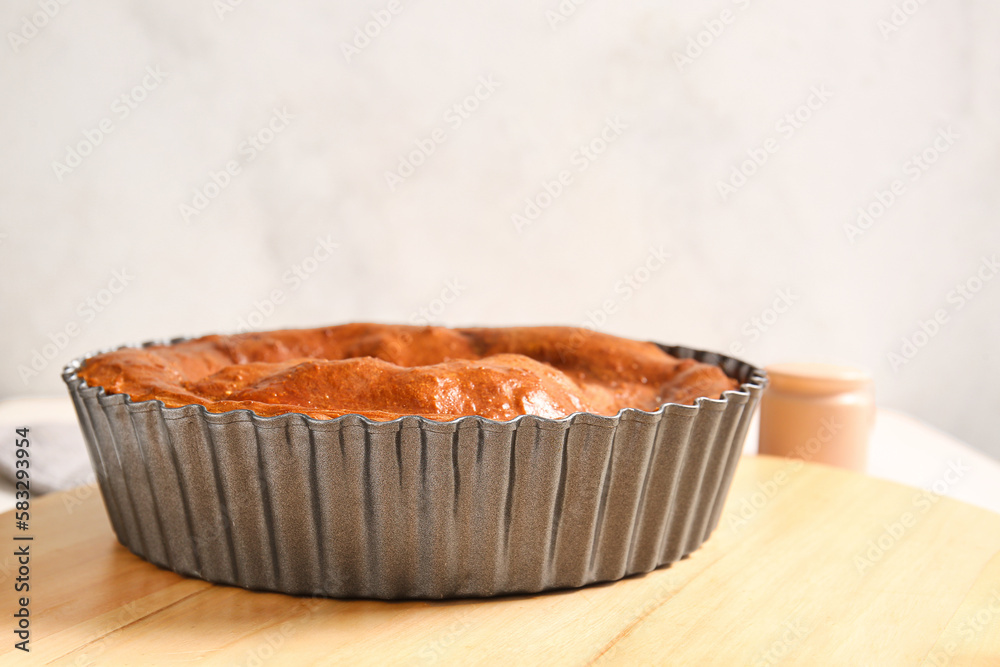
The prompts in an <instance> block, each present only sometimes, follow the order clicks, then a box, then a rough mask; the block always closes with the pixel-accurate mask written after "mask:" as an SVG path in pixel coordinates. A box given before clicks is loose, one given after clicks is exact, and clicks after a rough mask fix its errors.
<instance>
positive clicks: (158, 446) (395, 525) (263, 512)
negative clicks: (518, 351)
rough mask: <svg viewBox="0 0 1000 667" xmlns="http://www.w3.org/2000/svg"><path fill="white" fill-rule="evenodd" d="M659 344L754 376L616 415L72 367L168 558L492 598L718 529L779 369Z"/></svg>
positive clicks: (103, 442)
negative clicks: (364, 405)
mask: <svg viewBox="0 0 1000 667" xmlns="http://www.w3.org/2000/svg"><path fill="white" fill-rule="evenodd" d="M180 340H182V339H176V340H171V341H166V343H175V342H180ZM164 343H165V342H164V341H159V342H149V343H144V344H143V345H162V344H164ZM660 347H661V348H662V349H663V350H664V351H666V352H667V353H669V354H672V355H674V356H676V357H680V358H689V357H693V358H694V359H697V360H699V361H702V362H705V363H708V364H713V365H716V366H719V367H720V368H722V370H723V371H724V372H725V373H726V374H727V375H729V376H730V377H732V378H735V379H736V380H737V381H738V382H739V383H740V387H739V389H738V390H734V391H727V392H725V393H724V394H723V395H722V397H721V398H719V399H710V398H700V399H698V400H697V402H696V404H695V405H693V406H688V405H679V404H666V405H663V406H662V407H661V408H660V409H659V410H656V411H655V412H645V411H642V410H637V409H624V410H621V411H620V412H619V413H618V414H617V415H615V416H613V417H607V416H600V415H595V414H589V413H577V414H574V415H571V416H569V417H565V418H563V419H547V418H541V417H535V416H530V415H526V416H521V417H518V418H516V419H513V420H511V421H506V422H498V421H492V420H489V419H484V418H481V417H462V418H459V419H456V420H454V421H449V422H438V421H433V420H430V419H426V418H423V417H401V418H399V419H395V420H393V421H388V422H376V421H371V420H369V419H366V418H365V417H362V416H359V415H345V416H343V417H339V418H337V419H331V420H320V419H313V418H311V417H308V416H305V415H301V414H285V415H279V416H274V417H261V416H258V415H256V414H254V413H252V412H250V411H248V410H234V411H231V412H225V413H211V412H208V411H207V410H206V409H205V408H204V407H203V406H200V405H190V406H184V407H179V408H168V407H165V406H164V405H163V403H161V402H160V401H156V400H151V401H142V402H134V401H132V400H131V399H130V398H129V397H128V396H127V395H125V394H108V393H106V392H105V391H104V390H103V389H102V388H100V387H89V386H87V384H86V383H85V382H84V381H83V380H82V379H81V378H80V377H79V376H78V375H77V370H78V369H79V368H80V367H81V365H82V364H83V362H84V361H85V360H86V358H87V357H81V358H79V359H77V360H75V361H73V362H72V363H70V364H69V365H68V366H66V368H65V369H64V371H63V379H64V380H65V382H66V384H67V386H68V388H69V392H70V395H71V396H72V398H73V402H74V404H75V406H76V411H77V414H78V416H79V420H80V425H81V428H82V430H83V434H84V436H85V439H86V442H87V448H88V450H89V453H90V457H91V461H92V463H93V465H94V469H95V471H96V476H97V480H98V484H99V486H100V490H101V494H102V496H103V498H104V503H105V506H106V507H107V511H108V516H109V518H110V520H111V525H112V526H113V528H114V531H115V534H116V535H117V537H118V540H119V541H120V542H121V543H122V544H123V545H125V546H126V547H127V548H128V549H130V550H131V551H132V552H133V553H135V554H136V555H138V556H141V557H142V558H145V559H146V560H148V561H150V562H151V563H154V564H156V565H158V566H160V567H163V568H166V569H169V570H173V571H175V572H178V573H181V574H184V575H188V576H192V577H198V578H201V579H205V580H208V581H212V582H216V583H220V584H230V585H234V586H242V587H245V588H249V589H255V590H268V591H280V592H284V593H292V594H299V595H320V596H331V597H346V598H381V599H402V598H453V597H482V596H493V595H501V594H508V593H530V592H537V591H542V590H546V589H554V588H569V587H577V586H583V585H585V584H589V583H593V582H599V581H611V580H615V579H620V578H622V577H624V576H627V575H630V574H635V573H640V572H647V571H649V570H652V569H654V568H657V567H661V566H664V565H667V564H669V563H672V562H674V561H676V560H678V559H680V558H683V557H685V556H687V555H688V554H690V553H692V552H693V551H695V550H696V549H697V548H698V547H699V546H700V545H701V544H702V542H704V540H705V539H707V538H708V536H709V535H710V534H711V532H712V531H713V530H714V529H715V527H716V525H717V523H718V521H719V514H720V511H721V509H722V505H723V502H724V500H725V498H726V494H727V492H728V490H729V485H730V481H731V480H732V476H733V472H734V469H735V467H736V463H737V461H738V459H739V456H740V452H741V449H742V445H743V440H744V436H745V434H746V431H747V426H748V425H749V423H750V418H751V416H752V414H753V411H754V409H755V407H756V405H757V402H758V399H759V397H760V393H761V391H762V389H763V388H764V386H765V385H766V382H767V380H766V376H765V375H764V373H763V372H762V371H760V370H759V369H757V368H754V367H753V366H751V365H749V364H747V363H744V362H742V361H739V360H736V359H733V358H730V357H726V356H722V355H719V354H715V353H712V352H703V351H698V350H693V349H691V348H687V347H678V346H663V345H661V346H660Z"/></svg>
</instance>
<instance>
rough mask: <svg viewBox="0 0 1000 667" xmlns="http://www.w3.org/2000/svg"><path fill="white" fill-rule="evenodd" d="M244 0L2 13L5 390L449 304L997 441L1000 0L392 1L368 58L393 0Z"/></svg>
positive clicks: (469, 315) (34, 3) (443, 314)
mask: <svg viewBox="0 0 1000 667" xmlns="http://www.w3.org/2000/svg"><path fill="white" fill-rule="evenodd" d="M222 1H223V0H219V2H215V4H214V5H213V3H211V2H207V1H202V2H194V1H192V0H189V1H184V2H171V3H158V4H157V6H155V7H153V6H150V5H148V3H137V2H131V3H130V2H125V1H124V0H114V1H105V2H90V3H83V2H71V3H69V4H67V5H59V4H58V3H57V2H52V3H51V7H50V9H49V11H50V12H52V11H53V10H52V7H56V6H58V11H57V12H55V15H54V16H53V17H52V18H50V19H47V21H43V20H42V18H43V17H41V16H39V17H38V18H37V19H36V20H37V22H38V23H45V25H44V26H43V27H42V28H41V29H39V30H37V34H34V33H33V32H32V31H31V30H30V29H25V28H24V27H23V26H24V24H23V19H24V17H29V20H30V17H31V16H32V14H35V13H37V12H40V11H42V10H41V9H39V7H40V6H44V5H45V4H46V3H45V1H44V0H43V1H42V2H39V1H38V0H9V1H8V2H5V3H4V5H3V8H2V9H0V27H2V28H3V31H4V32H5V33H6V38H5V40H4V43H3V44H0V95H2V103H0V129H2V142H3V144H2V147H3V149H2V153H0V233H2V235H3V236H2V237H0V238H2V240H0V266H2V272H3V273H2V282H0V294H2V308H3V312H2V318H3V327H2V332H0V336H2V338H3V339H2V343H3V344H2V345H0V364H2V368H3V373H2V376H0V396H7V397H9V396H16V395H24V394H36V393H37V394H40V393H50V392H59V391H62V389H61V387H60V382H59V380H58V369H59V367H60V366H61V364H62V363H64V362H65V361H66V360H68V359H69V358H71V357H73V356H75V355H77V354H81V353H84V352H87V351H90V350H93V349H94V348H98V347H103V346H109V345H112V344H115V343H119V342H123V341H137V340H142V339H147V338H155V337H163V336H170V335H175V334H195V333H206V332H215V331H232V330H235V329H236V328H237V327H239V326H240V322H241V320H246V321H248V323H256V324H261V325H262V326H264V327H265V328H271V327H280V326H300V325H301V326H305V325H316V324H323V323H333V322H343V321H349V320H383V321H411V320H415V319H419V318H421V315H420V309H422V308H423V309H425V310H428V309H430V310H433V311H434V313H433V314H432V316H431V319H433V320H435V321H439V322H442V323H447V324H470V323H476V324H508V323H567V324H582V323H585V322H588V321H592V322H594V323H596V324H598V325H599V326H600V327H601V328H603V329H604V330H607V331H610V332H613V333H620V334H625V335H630V336H635V337H640V338H647V339H656V340H660V341H664V342H682V343H686V344H690V345H694V346H701V347H705V348H712V349H718V350H724V351H725V350H733V349H739V348H738V347H734V344H735V345H737V346H742V349H740V352H739V355H740V356H743V357H745V358H747V359H748V360H751V361H755V362H760V363H768V362H772V361H778V360H800V359H823V360H833V361H838V360H839V361H845V362H851V363H855V364H860V365H864V366H867V367H869V368H871V369H872V370H873V371H874V373H875V374H876V377H877V384H878V391H879V398H880V401H881V402H882V403H883V404H885V405H890V406H895V407H899V408H903V409H905V410H907V411H909V412H911V413H913V414H915V415H917V416H919V417H921V418H923V419H925V420H927V421H929V422H931V423H933V424H936V425H938V426H940V427H942V428H944V429H946V430H948V431H951V432H953V433H955V434H956V435H958V436H960V437H962V438H964V439H966V440H968V441H969V442H971V443H972V444H974V445H976V446H978V447H980V448H982V449H984V450H986V451H989V452H991V453H992V454H993V455H994V456H1000V438H998V437H997V431H998V429H1000V389H998V387H1000V383H998V382H997V378H998V376H1000V350H998V342H997V341H998V340H1000V279H996V278H994V279H993V280H986V281H985V282H983V283H982V285H977V284H976V274H977V272H979V271H982V273H983V275H984V276H987V275H989V276H991V277H992V276H993V273H994V272H995V269H990V268H988V265H984V264H983V261H984V260H983V258H984V257H985V258H987V260H989V258H994V261H995V258H997V256H998V253H1000V224H998V210H1000V206H998V198H1000V188H998V187H997V183H998V179H1000V141H998V139H1000V131H998V129H1000V126H998V118H1000V42H998V41H997V39H996V36H997V31H998V29H1000V7H998V5H997V4H996V3H995V2H991V0H967V1H966V2H962V3H946V2H926V3H924V4H917V3H916V2H915V0H910V1H909V2H908V3H901V4H898V5H897V7H898V8H897V9H896V10H895V11H896V16H895V18H896V21H897V23H899V24H900V25H899V26H898V30H892V31H891V32H889V31H887V29H886V28H885V26H886V25H891V24H883V26H882V29H881V30H880V26H879V22H880V21H889V20H891V18H892V17H893V12H894V4H893V2H892V1H891V0H878V1H877V2H867V1H862V0H848V1H847V2H841V3H827V4H818V3H802V2H794V1H793V0H752V1H750V2H744V1H743V0H740V1H739V2H715V3H700V2H685V3H660V2H651V1H650V2H628V3H612V2H608V1H606V0H603V1H601V0H590V1H588V2H586V3H583V4H582V5H580V6H579V7H577V8H576V9H575V11H574V12H573V13H572V15H570V16H569V17H568V18H567V19H566V20H565V21H560V22H558V23H556V24H555V26H554V27H552V26H550V18H551V17H549V18H547V16H546V12H548V11H553V10H555V9H556V8H557V7H558V4H557V2H556V0H551V1H549V2H542V3H533V2H521V1H517V0H515V1H512V2H504V3H493V4H492V5H488V6H483V5H481V4H479V5H476V4H472V3H465V2H435V1H434V0H414V1H413V2H405V1H403V0H399V2H398V4H396V3H393V4H392V5H391V7H392V8H393V9H396V10H398V11H396V13H395V14H391V13H390V14H389V15H390V16H391V21H389V22H388V23H387V25H386V26H385V27H384V28H382V29H381V30H380V34H379V35H378V36H377V37H375V38H374V39H372V40H371V41H370V43H369V44H367V45H364V48H362V49H358V51H357V52H354V53H351V54H350V55H351V57H350V62H348V58H347V57H345V50H344V47H343V44H344V43H346V42H350V40H351V39H352V38H353V36H354V34H355V28H357V27H361V28H362V29H363V27H364V24H365V23H366V21H369V20H371V14H370V12H372V11H378V10H381V9H384V8H387V7H390V5H389V3H388V2H387V1H385V2H383V1H376V2H363V3H339V4H337V5H336V6H334V4H333V3H326V2H319V1H317V0H313V1H300V2H297V3H263V2H254V1H252V0H244V1H243V2H242V3H240V4H238V5H235V6H234V8H233V10H232V11H230V12H225V13H223V14H222V18H220V15H219V11H220V10H219V8H220V7H222V4H221V3H222ZM564 4H565V3H564ZM565 6H567V7H572V5H568V4H567V5H565ZM904 9H909V10H911V11H913V10H914V9H916V11H915V13H913V14H912V16H907V15H906V14H904V13H901V12H903V10H904ZM724 11H725V12H728V13H725V14H723V12H724ZM382 16H383V21H385V17H386V14H383V15H382ZM902 18H906V20H905V21H903V20H902ZM715 19H720V21H719V22H714V20H715ZM722 19H725V21H727V22H725V23H723V22H721V21H722ZM706 21H708V22H709V23H708V25H709V27H711V28H714V30H715V32H717V33H718V35H717V36H712V35H710V33H708V32H706V33H704V34H702V35H701V40H702V42H703V43H706V44H708V46H706V47H704V48H703V49H702V50H701V52H700V53H699V52H698V51H697V50H696V49H691V50H690V54H692V55H693V56H695V57H693V58H691V60H690V61H686V60H684V59H683V58H682V57H680V54H683V52H684V50H685V48H686V47H687V46H688V44H689V40H697V39H698V34H699V32H700V31H703V30H707V29H708V28H705V25H706V24H705V22H706ZM22 30H23V33H22V34H23V35H30V38H24V39H19V38H12V37H11V33H14V34H17V33H18V32H19V31H22ZM883 33H885V34H883ZM359 43H361V44H362V45H363V44H364V43H363V42H359ZM147 68H149V69H147ZM136 86H139V87H140V89H138V90H135V92H134V93H133V92H132V91H133V89H135V87H136ZM142 87H144V89H143V88H142ZM122 95H126V96H127V97H126V99H124V100H122V99H121V96H122ZM477 95H478V98H476V96H477ZM469 96H473V98H472V99H468V100H466V98H468V97H469ZM130 97H131V99H130ZM138 98H142V99H141V101H140V100H139V99H138ZM463 100H465V102H464V104H466V105H467V107H468V108H469V109H473V110H471V111H468V112H463V113H460V112H459V111H458V110H455V109H454V105H455V104H462V103H463ZM803 105H804V106H803ZM810 105H811V107H812V108H810ZM133 107H134V108H133ZM789 114H791V115H792V118H788V115H789ZM796 114H798V118H799V120H794V116H795V115H796ZM102 128H103V129H102ZM265 129H266V131H264V130H265ZM108 130H110V131H108ZM85 132H88V133H89V134H90V136H91V137H93V138H95V141H96V138H97V137H98V136H99V137H100V143H99V144H98V145H97V146H96V147H94V148H93V149H92V150H91V151H89V155H86V156H85V157H83V158H82V159H81V160H80V162H79V164H76V161H75V159H73V158H69V160H70V162H69V164H67V165H66V166H67V167H69V168H71V170H69V171H67V170H66V169H63V167H60V166H56V165H54V162H59V163H66V160H67V148H68V147H70V146H76V145H77V144H78V143H79V142H81V141H85V134H84V133H85ZM602 134H603V135H604V139H606V140H607V141H606V142H604V139H600V137H601V136H602ZM253 135H259V139H258V140H257V146H254V145H253V143H252V142H250V141H249V140H248V137H250V136H253ZM938 137H940V138H938ZM268 140H269V143H266V144H265V143H264V142H265V141H268ZM415 142H420V143H422V144H423V145H425V146H427V145H428V142H430V143H432V144H433V146H434V151H433V153H432V154H430V155H429V156H427V157H426V158H424V159H422V160H421V159H420V158H421V157H422V156H419V155H418V156H417V161H420V162H422V164H421V165H420V166H418V167H416V168H415V169H414V171H413V173H412V175H408V176H407V177H406V178H403V179H400V180H397V179H387V177H386V172H387V171H388V170H396V169H398V168H399V162H400V158H401V156H406V155H407V154H409V153H410V152H411V151H412V150H415V148H416V145H417V144H416V143H415ZM591 142H593V149H592V150H591V151H590V152H589V154H585V153H584V152H582V151H581V146H584V145H587V144H590V143H591ZM602 142H604V143H602ZM935 142H937V144H936V145H937V148H934V147H935ZM925 150H928V153H927V158H928V159H931V158H933V159H934V162H933V164H925V165H923V166H919V165H917V163H916V162H914V161H913V159H912V158H913V156H914V155H919V154H921V153H922V152H923V151H925ZM82 151H83V152H87V146H83V148H82ZM598 152H599V154H598ZM751 155H755V156H756V158H757V160H758V162H762V163H763V164H762V165H761V166H760V167H756V165H753V164H748V165H747V167H746V171H754V173H753V174H752V175H751V176H750V177H749V178H747V179H746V182H745V183H742V182H741V181H740V180H739V179H735V180H730V179H731V177H732V171H733V169H734V168H739V167H740V166H741V164H742V163H743V161H744V160H746V159H749V158H748V156H751ZM765 157H766V160H765V159H763V158H765ZM74 164H76V166H75V167H74V166H73V165H74ZM924 167H926V168H924ZM227 168H228V170H229V172H230V174H222V175H219V174H217V175H216V179H217V180H218V181H219V182H221V183H224V184H225V185H226V187H224V188H219V189H218V190H216V189H215V188H214V187H213V186H212V185H208V188H207V189H208V191H209V192H208V194H210V195H215V196H214V197H213V198H212V199H211V200H207V199H206V200H205V201H196V199H197V198H196V196H195V191H196V189H198V190H201V191H204V190H205V187H206V185H207V184H210V183H211V182H212V176H211V174H212V173H213V172H225V171H226V170H227ZM57 172H58V173H57ZM407 173H408V172H407V171H406V170H405V169H404V174H407ZM232 174H235V175H232ZM560 179H561V180H562V182H561V183H560V182H559V181H560ZM387 180H392V181H393V184H392V187H390V185H389V183H388V182H387ZM897 180H898V181H899V182H898V183H895V188H896V192H897V194H896V195H894V199H895V200H894V201H893V202H892V203H891V204H890V205H889V206H888V207H887V210H886V211H885V212H884V214H883V215H881V216H880V217H878V219H875V220H873V222H872V223H871V224H870V225H869V226H868V228H867V229H866V230H862V231H861V233H860V234H853V238H852V239H849V234H848V233H847V232H846V231H845V225H847V224H850V223H852V222H855V221H856V219H857V216H858V214H857V210H858V208H859V206H866V207H867V206H872V204H873V202H877V200H876V191H879V190H881V191H887V192H890V193H891V191H892V188H893V183H894V181H897ZM726 181H729V182H730V184H731V185H734V187H733V189H732V191H727V192H726V193H725V196H723V193H721V192H720V187H719V183H720V182H726ZM546 183H548V187H549V189H550V190H551V191H553V192H557V193H558V194H557V195H556V196H555V197H554V198H552V199H551V201H549V200H546V197H545V196H544V195H543V196H542V197H541V201H540V202H539V203H541V204H543V205H544V204H548V206H547V207H546V208H544V210H541V212H540V214H539V215H537V216H536V217H535V218H534V219H533V220H528V219H527V216H526V215H525V214H526V213H531V214H534V213H535V211H532V210H530V207H529V206H528V204H527V203H526V198H533V199H537V198H538V196H539V194H540V193H545V186H546ZM736 186H738V187H736ZM882 198H883V200H885V201H888V195H885V194H883V195H882ZM206 203H207V207H205V208H204V210H203V211H199V212H198V213H197V214H189V215H187V216H185V215H183V214H182V212H181V205H182V204H186V205H190V206H192V208H194V207H195V204H198V205H204V204H206ZM873 210H876V211H877V206H874V207H873ZM515 213H517V214H521V215H525V220H526V221H527V224H522V225H520V230H518V229H517V228H516V227H515V224H514V223H513V222H512V215H513V214H515ZM185 217H187V218H188V220H185ZM859 229H860V228H859ZM856 231H857V230H856ZM317 239H322V240H323V242H322V243H321V242H319V241H318V240H317ZM852 240H853V242H852ZM333 245H335V246H336V247H334V248H332V249H330V247H331V246H333ZM663 253H665V254H667V255H669V257H668V258H667V259H666V260H665V261H664V260H662V259H659V258H658V256H659V255H661V254H663ZM647 263H648V265H647ZM296 271H297V272H298V273H296ZM310 271H311V272H310ZM115 272H119V273H121V272H124V276H121V275H120V276H119V278H118V279H117V280H116V279H115ZM626 277H629V278H628V280H631V281H632V282H633V285H629V284H628V280H627V279H626ZM967 280H972V284H971V285H970V287H972V288H975V287H977V286H978V287H981V289H980V290H979V291H978V292H976V293H975V295H974V298H972V299H971V300H967V299H965V297H961V296H960V295H959V293H958V292H956V291H955V290H956V285H957V284H959V283H964V282H965V281H967ZM122 283H126V284H125V285H124V287H123V288H122V289H120V291H119V292H118V293H116V294H112V293H111V292H110V291H105V292H102V290H105V289H106V288H107V287H108V286H109V285H110V286H111V287H113V288H115V289H119V288H121V287H122ZM782 295H783V296H784V300H780V299H781V297H782ZM442 296H443V297H444V300H447V301H449V302H450V303H447V304H446V303H444V300H442V301H435V299H440V298H441V297H442ZM275 297H280V298H275ZM87 299H95V300H96V301H95V303H96V307H94V306H88V305H86V304H87ZM101 299H103V300H104V301H105V302H106V303H105V304H101V303H100V300H101ZM776 299H779V303H778V306H779V308H780V309H781V310H783V311H785V312H782V313H780V314H777V315H776V316H775V313H773V312H768V309H769V308H770V307H772V304H773V303H774V302H775V300H776ZM274 301H280V303H278V304H277V305H273V302H274ZM81 304H83V305H81ZM255 304H259V306H258V305H255ZM786 304H790V305H787V307H786ZM98 309H99V311H100V312H98ZM260 311H267V312H268V316H267V317H263V316H261V315H252V313H254V312H260ZM935 313H937V315H938V316H939V318H940V319H941V320H943V324H939V325H938V326H937V329H936V331H935V334H934V335H933V336H930V337H928V338H927V339H926V340H924V339H922V338H921V337H920V335H918V336H917V339H918V340H917V342H918V343H926V344H925V345H923V346H922V347H921V348H920V349H919V350H918V351H917V353H916V355H915V356H914V357H913V358H912V360H909V361H908V362H907V363H905V364H903V365H900V366H898V367H897V368H895V369H894V368H893V367H892V366H893V365H892V364H891V363H890V360H889V357H888V354H889V353H890V352H901V348H902V342H901V339H902V338H903V337H904V336H905V337H912V336H913V334H914V332H916V331H919V326H920V325H919V323H920V321H922V320H927V319H932V318H934V316H935ZM772 316H774V317H772ZM752 318H763V321H761V325H760V326H759V327H758V326H757V325H755V324H754V323H753V322H754V321H753V319H752ZM765 322H767V324H765ZM67 328H68V329H69V331H70V334H71V335H69V336H66V337H65V339H64V337H62V336H60V335H59V334H58V332H61V331H66V330H67ZM930 328H931V329H933V327H930ZM764 329H766V331H765V330H764ZM50 334H51V336H50ZM50 339H55V340H56V343H57V344H60V346H59V349H56V344H53V346H52V347H49V348H48V349H47V350H46V349H44V348H45V345H46V344H47V343H48V342H49V340H50ZM34 351H38V352H39V353H40V354H41V353H49V355H50V356H53V357H54V358H53V360H52V361H50V362H47V363H42V360H41V359H39V358H36V363H37V365H38V366H40V367H41V366H44V368H43V369H42V370H41V371H40V372H39V374H38V375H37V376H33V377H28V378H27V379H26V380H24V381H22V378H21V377H20V374H19V371H18V367H19V366H24V367H25V368H30V365H31V360H32V354H33V352H34Z"/></svg>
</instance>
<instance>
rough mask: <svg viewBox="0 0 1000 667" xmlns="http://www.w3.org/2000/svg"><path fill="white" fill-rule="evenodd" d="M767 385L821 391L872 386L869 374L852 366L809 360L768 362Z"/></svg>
mask: <svg viewBox="0 0 1000 667" xmlns="http://www.w3.org/2000/svg"><path fill="white" fill-rule="evenodd" d="M764 370H765V371H767V376H768V379H769V381H770V385H771V386H772V387H773V388H775V389H778V390H782V391H786V390H787V391H800V392H806V393H821V392H828V391H849V390H853V389H862V388H866V387H868V386H870V385H871V383H872V376H871V373H869V372H868V371H866V370H864V369H863V368H857V367H855V366H840V365H836V364H823V363H811V362H789V363H781V364H771V365H769V366H766V367H765V368H764Z"/></svg>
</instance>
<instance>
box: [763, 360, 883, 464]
mask: <svg viewBox="0 0 1000 667" xmlns="http://www.w3.org/2000/svg"><path fill="white" fill-rule="evenodd" d="M766 370H767V375H768V378H769V381H770V382H769V386H768V388H767V390H766V391H765V392H764V397H763V399H762V400H761V412H760V448H759V451H760V453H761V454H770V455H774V456H785V457H789V458H797V459H803V460H805V461H815V462H817V463H826V464H829V465H834V466H839V467H841V468H848V469H851V470H858V471H864V469H865V463H866V460H867V454H868V437H869V434H870V433H871V428H872V425H873V424H874V422H875V387H874V383H873V382H872V378H871V375H869V374H868V373H867V372H866V371H864V370H861V369H858V368H850V367H845V366H833V365H830V364H814V363H787V364H774V365H772V366H768V367H767V368H766Z"/></svg>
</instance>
